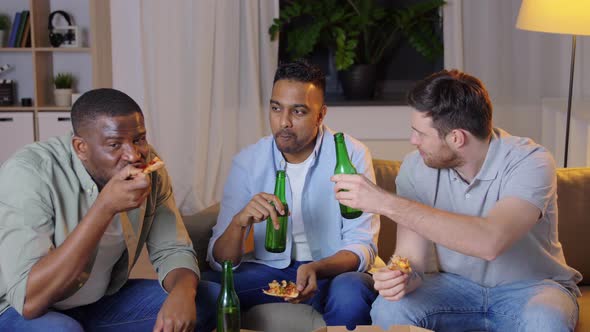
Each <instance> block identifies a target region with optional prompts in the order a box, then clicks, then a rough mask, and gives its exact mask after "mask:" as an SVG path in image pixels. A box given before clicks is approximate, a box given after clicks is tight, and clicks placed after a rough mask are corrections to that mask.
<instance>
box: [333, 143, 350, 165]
mask: <svg viewBox="0 0 590 332" xmlns="http://www.w3.org/2000/svg"><path fill="white" fill-rule="evenodd" d="M335 141H336V163H337V164H339V165H343V166H344V165H351V163H350V158H348V150H346V144H345V143H344V137H342V136H337V137H336V139H335Z"/></svg>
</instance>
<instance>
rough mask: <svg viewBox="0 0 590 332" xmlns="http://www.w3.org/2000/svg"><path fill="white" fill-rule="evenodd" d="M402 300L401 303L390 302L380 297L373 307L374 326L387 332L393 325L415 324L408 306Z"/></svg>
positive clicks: (372, 318)
mask: <svg viewBox="0 0 590 332" xmlns="http://www.w3.org/2000/svg"><path fill="white" fill-rule="evenodd" d="M404 302H405V301H404V299H403V298H402V299H401V300H399V301H388V300H386V299H384V298H383V297H381V296H378V297H377V299H376V300H375V302H373V305H372V306H371V320H372V321H373V324H374V325H378V326H380V327H381V328H382V329H384V330H387V329H389V327H390V326H392V325H406V324H415V322H414V321H415V319H412V315H411V313H410V312H408V310H407V309H408V305H407V304H405V303H404Z"/></svg>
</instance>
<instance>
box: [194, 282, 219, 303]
mask: <svg viewBox="0 0 590 332" xmlns="http://www.w3.org/2000/svg"><path fill="white" fill-rule="evenodd" d="M219 292H221V286H220V285H219V284H218V283H215V282H211V281H206V280H202V281H200V282H199V288H198V290H197V303H201V304H203V305H204V306H206V307H209V306H211V305H213V306H215V304H216V303H217V297H218V296H219Z"/></svg>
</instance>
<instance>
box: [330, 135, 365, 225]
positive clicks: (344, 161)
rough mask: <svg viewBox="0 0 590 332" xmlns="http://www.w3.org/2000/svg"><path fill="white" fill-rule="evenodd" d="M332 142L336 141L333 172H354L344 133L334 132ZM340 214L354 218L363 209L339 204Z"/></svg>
mask: <svg viewBox="0 0 590 332" xmlns="http://www.w3.org/2000/svg"><path fill="white" fill-rule="evenodd" d="M334 142H336V168H334V174H356V168H354V165H353V164H352V162H350V158H348V151H347V150H346V143H344V134H342V133H336V134H335V135H334ZM340 214H342V216H343V217H344V218H346V219H355V218H358V217H360V216H361V214H363V211H361V210H357V209H353V208H351V207H348V206H346V205H342V204H340Z"/></svg>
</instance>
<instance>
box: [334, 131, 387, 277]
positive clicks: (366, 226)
mask: <svg viewBox="0 0 590 332" xmlns="http://www.w3.org/2000/svg"><path fill="white" fill-rule="evenodd" d="M348 149H349V151H352V152H353V153H352V154H351V159H352V160H351V161H352V163H353V164H354V165H355V167H356V169H357V172H358V173H359V174H363V175H364V176H365V177H366V178H367V179H369V180H370V181H371V182H373V183H376V181H375V170H374V169H373V159H372V157H371V152H369V149H368V148H367V147H366V146H364V145H363V144H362V143H360V142H358V141H352V144H350V146H349V147H348ZM341 218H342V217H341ZM379 227H380V222H379V215H377V214H373V213H366V212H365V213H363V214H362V215H361V216H360V217H358V218H356V219H350V220H349V219H346V220H344V221H343V222H342V240H343V243H344V246H343V247H342V250H348V251H352V252H353V253H355V254H356V255H357V256H358V257H359V259H360V263H359V266H358V271H359V272H364V271H367V270H368V269H370V267H371V265H373V263H374V262H375V259H376V257H377V240H378V237H379Z"/></svg>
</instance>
